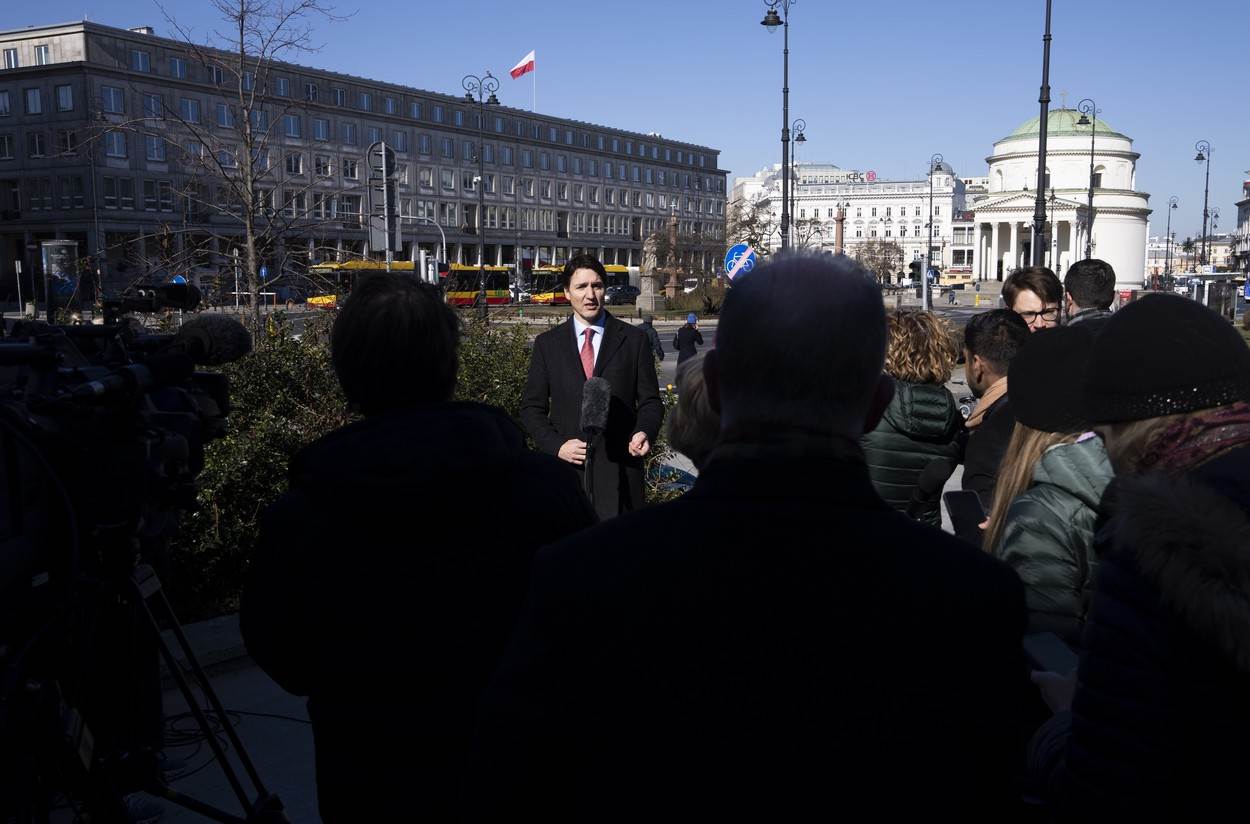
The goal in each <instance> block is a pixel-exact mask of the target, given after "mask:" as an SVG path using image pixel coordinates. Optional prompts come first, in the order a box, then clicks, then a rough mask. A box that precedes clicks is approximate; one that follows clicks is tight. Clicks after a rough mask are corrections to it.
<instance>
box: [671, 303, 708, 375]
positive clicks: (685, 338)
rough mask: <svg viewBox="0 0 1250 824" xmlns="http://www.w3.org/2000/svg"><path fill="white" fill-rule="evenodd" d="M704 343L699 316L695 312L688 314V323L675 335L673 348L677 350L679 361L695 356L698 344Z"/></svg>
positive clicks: (679, 362)
mask: <svg viewBox="0 0 1250 824" xmlns="http://www.w3.org/2000/svg"><path fill="white" fill-rule="evenodd" d="M696 344H697V345H698V346H702V345H703V333H702V332H700V331H699V317H698V315H696V314H695V313H694V312H691V313H690V314H688V315H686V325H685V326H682V327H681V328H680V329H678V330H677V333H676V334H675V335H673V349H675V350H677V363H678V364H681V363H682V362H683V361H685V360H686V359H687V358H693V357H694V355H695V353H696V352H698V351H699V350H698V346H696Z"/></svg>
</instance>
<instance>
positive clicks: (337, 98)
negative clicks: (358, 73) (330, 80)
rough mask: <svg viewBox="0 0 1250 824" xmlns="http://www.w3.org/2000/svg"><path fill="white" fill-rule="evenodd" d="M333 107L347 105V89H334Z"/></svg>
mask: <svg viewBox="0 0 1250 824" xmlns="http://www.w3.org/2000/svg"><path fill="white" fill-rule="evenodd" d="M334 105H335V106H346V105H347V89H335V90H334Z"/></svg>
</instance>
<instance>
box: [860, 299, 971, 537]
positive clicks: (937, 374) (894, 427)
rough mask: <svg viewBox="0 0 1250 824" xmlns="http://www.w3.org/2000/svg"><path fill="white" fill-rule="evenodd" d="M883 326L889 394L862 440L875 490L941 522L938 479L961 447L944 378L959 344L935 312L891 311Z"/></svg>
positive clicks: (890, 501) (902, 508)
mask: <svg viewBox="0 0 1250 824" xmlns="http://www.w3.org/2000/svg"><path fill="white" fill-rule="evenodd" d="M886 330H887V335H888V338H887V342H886V353H885V371H886V373H887V374H889V375H890V377H892V378H894V381H895V384H894V398H893V400H891V401H890V406H889V408H888V409H886V412H885V415H884V416H883V417H882V418H881V422H880V423H879V424H877V428H876V429H874V430H873V431H872V432H869V433H868V434H867V435H865V436H864V437H863V438H862V439H861V441H860V445H861V446H862V447H863V449H864V457H865V458H866V459H867V461H868V474H869V476H870V477H871V478H872V484H873V486H874V487H876V490H877V494H878V495H880V496H881V497H882V498H884V499H885V501H886V503H888V504H890V505H891V506H892V507H894V508H895V509H898V510H900V511H903V512H906V513H907V514H908V515H910V516H911V517H913V518H915V519H916V520H919V521H924V522H926V523H929V524H933V525H934V526H940V525H941V523H942V513H941V508H940V496H941V494H942V486H943V485H944V484H945V483H946V480H947V478H949V477H950V475H951V473H952V472H953V471H954V470H955V466H956V465H957V464H958V463H959V459H960V455H961V453H962V451H963V443H962V440H963V433H964V427H963V418H962V417H961V416H960V414H959V409H958V407H957V406H956V405H955V399H954V397H953V396H952V395H951V393H950V392H949V391H947V389H946V387H945V386H944V384H945V383H946V382H947V381H948V380H950V377H951V370H952V369H953V368H954V366H955V361H956V360H957V359H958V357H959V348H958V347H957V346H956V344H955V341H954V340H953V339H952V337H951V332H950V329H949V328H948V327H947V326H946V324H945V322H944V321H942V320H941V319H940V318H938V317H937V315H934V314H933V313H932V312H922V311H917V310H915V309H901V310H897V311H893V312H889V313H888V314H887V315H886ZM922 476H923V477H922Z"/></svg>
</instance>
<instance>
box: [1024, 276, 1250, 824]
mask: <svg viewBox="0 0 1250 824" xmlns="http://www.w3.org/2000/svg"><path fill="white" fill-rule="evenodd" d="M1084 385H1085V401H1086V410H1087V414H1088V416H1089V419H1090V420H1091V422H1092V423H1094V425H1095V426H1096V427H1097V430H1098V432H1099V433H1100V434H1101V435H1102V437H1103V439H1104V441H1105V442H1106V445H1107V452H1108V454H1109V455H1110V457H1111V462H1112V465H1113V466H1114V467H1115V471H1116V478H1115V480H1114V481H1113V482H1112V484H1111V485H1110V486H1109V487H1108V489H1107V492H1106V494H1105V495H1104V498H1103V503H1102V506H1103V509H1104V517H1106V518H1107V520H1106V523H1105V525H1104V526H1103V528H1102V529H1101V530H1100V531H1099V533H1098V537H1097V540H1096V550H1097V553H1098V558H1099V568H1098V576H1097V581H1096V584H1095V592H1094V599H1093V604H1092V606H1091V609H1090V613H1089V618H1088V623H1087V625H1086V629H1085V636H1084V640H1085V650H1084V653H1083V654H1082V656H1081V663H1080V668H1079V670H1078V671H1077V673H1076V676H1075V677H1070V676H1068V677H1065V675H1064V674H1061V673H1034V676H1033V678H1034V681H1035V682H1036V683H1038V684H1039V685H1040V686H1041V688H1042V694H1043V697H1045V698H1046V701H1047V703H1048V704H1050V706H1051V708H1052V709H1054V710H1055V711H1056V713H1057V714H1056V716H1055V717H1054V718H1052V719H1051V720H1050V721H1048V722H1047V723H1046V724H1045V725H1043V726H1042V728H1041V729H1040V730H1039V731H1038V733H1037V735H1036V736H1035V737H1034V741H1033V745H1032V748H1031V758H1030V760H1031V771H1032V773H1033V776H1034V778H1035V779H1036V780H1037V782H1038V785H1039V788H1040V789H1041V791H1042V793H1043V794H1044V795H1045V797H1047V798H1048V799H1049V800H1050V801H1052V802H1053V803H1055V804H1056V805H1057V806H1058V807H1060V808H1061V812H1062V813H1063V814H1064V815H1065V817H1077V818H1081V819H1086V818H1089V819H1093V818H1098V819H1101V820H1107V821H1110V820H1123V821H1139V820H1152V821H1157V820H1169V821H1180V820H1188V821H1214V820H1228V819H1229V818H1230V817H1234V818H1240V816H1241V815H1244V814H1245V813H1244V810H1245V794H1244V790H1243V787H1244V782H1245V776H1246V775H1247V774H1248V773H1250V747H1247V745H1246V742H1247V741H1250V700H1247V696H1248V695H1250V349H1248V348H1247V347H1246V344H1245V341H1243V340H1242V339H1241V336H1240V335H1238V333H1237V332H1236V330H1234V329H1233V328H1232V327H1231V326H1230V325H1229V324H1228V322H1227V321H1225V320H1223V319H1222V318H1220V317H1219V316H1218V315H1216V314H1215V313H1214V312H1212V311H1210V310H1209V309H1206V308H1205V307H1203V306H1200V305H1199V304H1197V303H1194V302H1192V301H1189V300H1186V299H1184V298H1179V297H1175V296H1168V295H1150V296H1147V297H1145V298H1142V299H1141V300H1139V301H1136V302H1133V303H1130V304H1129V305H1128V306H1126V307H1125V308H1123V309H1121V310H1120V311H1119V312H1117V313H1116V314H1115V315H1113V316H1112V317H1111V318H1110V319H1109V320H1108V321H1107V323H1106V325H1105V326H1104V327H1103V329H1102V332H1101V333H1100V335H1099V337H1098V339H1097V341H1096V343H1095V345H1094V350H1093V353H1092V355H1091V358H1090V363H1089V366H1088V368H1087V370H1086V372H1085V381H1084Z"/></svg>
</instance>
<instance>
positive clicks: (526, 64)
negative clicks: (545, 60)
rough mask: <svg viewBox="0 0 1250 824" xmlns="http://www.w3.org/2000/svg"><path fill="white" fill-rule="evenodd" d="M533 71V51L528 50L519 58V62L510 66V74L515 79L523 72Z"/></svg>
mask: <svg viewBox="0 0 1250 824" xmlns="http://www.w3.org/2000/svg"><path fill="white" fill-rule="evenodd" d="M532 71H534V52H530V53H529V54H527V55H525V56H524V57H522V58H521V62H520V63H517V64H516V65H515V66H513V67H512V71H511V72H510V74H511V75H512V78H513V79H514V80H515V79H516V78H518V77H520V76H521V75H523V74H529V73H530V72H532Z"/></svg>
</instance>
